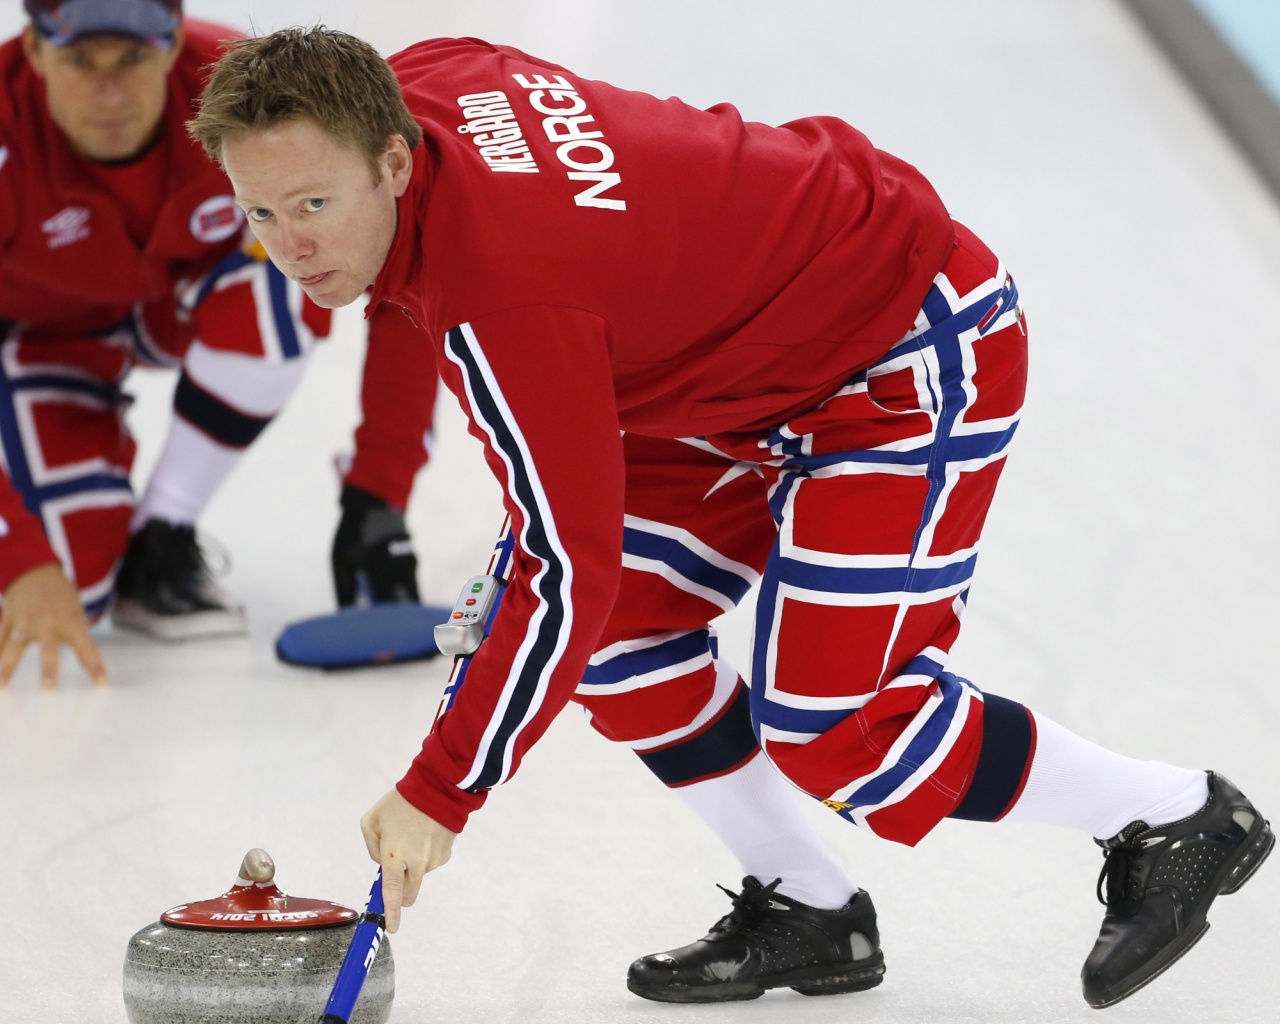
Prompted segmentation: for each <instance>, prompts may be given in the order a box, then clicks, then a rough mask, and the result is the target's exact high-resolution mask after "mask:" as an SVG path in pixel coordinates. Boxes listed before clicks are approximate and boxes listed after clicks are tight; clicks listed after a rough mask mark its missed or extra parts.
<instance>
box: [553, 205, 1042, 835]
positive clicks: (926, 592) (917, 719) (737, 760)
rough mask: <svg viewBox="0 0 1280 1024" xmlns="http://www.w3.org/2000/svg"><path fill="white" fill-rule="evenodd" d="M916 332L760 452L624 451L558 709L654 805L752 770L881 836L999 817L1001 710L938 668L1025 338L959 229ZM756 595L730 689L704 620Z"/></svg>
mask: <svg viewBox="0 0 1280 1024" xmlns="http://www.w3.org/2000/svg"><path fill="white" fill-rule="evenodd" d="M957 232H958V244H957V247H956V249H955V250H954V253H953V256H952V258H951V259H950V261H949V262H948V264H947V266H946V267H945V268H944V270H943V272H942V273H941V274H939V275H938V277H937V279H936V280H935V282H934V284H933V287H932V288H931V289H930V292H929V295H928V297H927V298H926V300H925V302H924V305H923V308H922V310H921V313H920V316H919V319H918V320H917V323H916V327H915V329H914V330H913V331H912V332H911V333H910V334H909V335H908V336H907V337H906V338H904V339H903V340H902V341H901V342H900V343H899V344H898V345H896V346H895V347H894V348H893V349H892V350H891V351H890V352H889V353H888V354H887V355H886V356H884V358H882V359H881V360H880V361H879V362H878V363H877V364H876V365H874V366H872V367H870V368H869V369H867V370H865V371H862V372H860V373H858V374H856V375H854V376H853V377H852V379H850V380H849V381H848V383H847V384H846V385H845V386H844V387H843V388H842V389H841V390H840V391H838V392H837V393H836V394H835V395H833V396H832V397H831V398H829V399H828V400H827V401H825V402H823V403H822V404H821V405H820V406H818V407H817V408H815V409H812V410H810V411H808V412H805V413H803V414H801V415H799V416H797V417H794V418H793V419H792V420H790V421H789V422H788V423H786V424H783V425H781V426H779V427H777V428H776V429H774V430H773V431H772V432H770V433H769V434H768V435H767V436H764V437H756V438H742V437H729V438H725V437H713V438H707V439H687V440H685V441H665V440H657V439H652V438H639V437H633V436H628V437H627V438H625V439H624V443H625V450H626V456H627V460H628V463H627V465H628V493H627V520H626V529H625V534H624V551H625V554H624V573H623V583H622V593H621V596H620V598H619V600H618V603H617V605H616V606H615V609H614V613H613V616H612V619H611V621H610V623H609V626H608V629H607V631H606V635H605V637H604V643H603V645H602V647H601V649H600V650H599V651H598V652H597V654H596V655H595V657H594V658H593V659H592V662H591V666H590V668H589V669H588V671H587V673H586V675H585V676H584V678H583V680H582V683H581V684H580V686H579V687H578V693H577V696H576V699H577V700H578V701H579V702H580V703H581V704H583V705H584V706H585V707H586V709H587V711H588V713H589V714H590V716H591V718H592V722H593V724H594V725H595V726H596V728H597V729H599V730H600V731H601V732H602V733H604V735H606V736H608V737H609V738H611V739H615V740H620V741H623V742H626V743H628V744H630V745H631V746H632V747H633V748H634V749H635V750H636V751H637V753H639V754H640V756H641V757H642V759H644V760H645V763H646V764H647V765H648V766H649V767H650V768H651V769H652V770H654V771H655V773H656V774H658V775H659V777H660V778H662V779H664V781H666V782H667V783H668V784H669V785H682V784H687V783H688V782H692V781H696V780H698V779H700V778H707V777H713V776H715V775H718V774H724V773H726V772H729V771H732V770H733V769H734V768H735V767H736V766H737V765H738V764H741V763H743V762H744V761H745V760H747V759H749V758H750V757H751V756H754V754H755V753H756V752H757V747H756V745H755V744H756V741H757V740H758V741H759V743H760V745H761V746H762V747H763V750H764V752H765V753H766V754H767V755H768V757H769V758H770V759H771V760H772V761H773V763H774V764H775V765H776V766H777V767H778V768H779V769H780V770H781V772H782V773H783V774H784V775H786V776H787V777H788V778H789V779H790V780H791V781H792V782H793V783H795V784H796V785H797V786H798V787H800V788H801V789H802V790H804V791H805V792H807V793H809V794H811V795H812V796H814V797H816V798H818V799H820V800H822V801H823V802H824V803H826V804H827V806H828V807H830V808H831V809H832V810H834V811H836V812H837V813H838V814H840V815H841V816H843V817H845V818H847V819H849V820H852V821H855V822H857V823H859V824H862V825H864V826H866V827H869V828H871V829H872V830H873V831H874V832H876V833H877V834H878V835H881V836H883V837H885V838H890V839H894V840H897V841H899V842H903V843H908V844H914V843H916V842H918V841H919V839H920V838H922V837H923V836H924V835H925V834H927V833H928V832H929V831H930V829H932V828H933V827H934V826H935V825H936V824H937V823H938V821H939V820H941V819H942V818H943V817H946V816H948V815H950V816H955V817H966V818H976V819H984V820H993V819H995V818H998V817H999V816H1001V815H1002V814H1003V813H1004V812H1005V811H1007V810H1008V808H1009V806H1011V805H1012V803H1013V802H1014V801H1015V800H1016V797H1017V795H1018V794H1019V792H1020V790H1021V786H1022V784H1023V783H1024V781H1025V775H1026V771H1027V768H1028V767H1029V764H1030V759H1031V756H1032V754H1033V752H1034V725H1033V722H1032V719H1031V717H1030V715H1029V714H1028V713H1027V712H1026V709H1025V708H1023V707H1022V706H1021V705H1020V704H1016V703H1014V702H1012V701H1008V700H1005V699H1003V698H1000V697H997V696H994V695H990V694H983V693H982V692H981V691H979V689H978V688H977V687H976V686H975V685H974V684H973V683H971V682H969V681H968V680H965V679H963V678H961V677H959V676H957V675H955V674H954V673H952V672H951V671H949V670H948V669H947V660H948V654H949V651H950V648H951V645H952V644H953V643H954V641H955V639H956V636H957V635H958V633H959V629H960V621H961V617H962V614H963V612H964V608H965V603H966V600H967V598H968V592H969V585H970V581H971V578H972V575H973V570H974V565H975V562H976V558H977V551H978V541H979V537H980V535H981V532H982V526H983V523H984V521H985V518H986V513H987V510H988V508H989V507H990V503H991V500H992V497H993V494H994V491H995V487H996V484H997V481H998V480H999V477H1000V473H1001V471H1002V469H1003V466H1004V460H1005V454H1006V451H1007V448H1008V445H1009V442H1010V440H1011V438H1012V436H1013V434H1014V431H1015V429H1016V426H1017V422H1018V416H1019V411H1020V409H1021V406H1022V401H1023V396H1024V391H1025V382H1026V331H1025V324H1024V321H1023V318H1022V314H1021V311H1020V308H1019V306H1018V297H1017V291H1016V289H1015V287H1014V285H1013V282H1012V280H1011V278H1009V276H1008V275H1007V274H1006V273H1005V272H1004V270H1003V268H1002V266H1001V265H1000V264H999V262H998V261H997V260H996V258H995V257H994V256H993V255H992V254H991V253H990V251H989V250H987V249H986V247H985V246H983V245H982V243H981V242H980V241H978V240H977V239H976V238H975V237H974V236H973V235H972V234H971V233H969V232H968V231H967V230H965V229H964V228H963V227H960V226H957ZM757 583H758V585H759V588H760V590H759V596H758V601H757V609H756V619H755V635H754V639H753V652H752V664H751V673H750V674H751V687H750V689H749V690H748V689H747V688H746V687H745V686H744V684H743V683H742V681H741V680H740V678H739V677H738V675H737V673H736V672H734V670H733V669H731V668H730V667H729V666H727V665H726V664H725V663H724V662H723V660H722V659H721V658H720V657H719V656H718V651H717V649H716V645H715V638H714V633H713V631H712V630H711V628H710V626H709V622H710V620H711V619H712V618H714V617H715V616H716V615H718V614H719V613H720V612H722V611H725V610H727V609H729V608H732V607H733V605H734V604H735V603H736V602H737V601H739V600H740V599H741V598H742V597H743V596H744V595H745V594H746V593H747V591H748V590H749V589H750V588H751V587H752V586H754V585H756V584H757Z"/></svg>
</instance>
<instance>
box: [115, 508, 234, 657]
mask: <svg viewBox="0 0 1280 1024" xmlns="http://www.w3.org/2000/svg"><path fill="white" fill-rule="evenodd" d="M111 621H112V622H114V623H115V624H116V625H117V626H121V627H123V628H125V629H132V630H136V631H138V632H141V633H146V634H148V635H150V636H153V637H157V638H159V639H161V640H194V639H197V638H202V637H212V636H234V635H239V634H242V633H246V632H248V624H247V622H246V620H245V614H244V609H243V608H242V607H240V605H239V604H237V603H236V602H235V601H234V600H233V599H232V598H231V597H230V596H228V595H227V594H226V593H224V592H223V590H222V589H221V588H220V587H219V586H218V585H217V583H215V582H214V579H213V573H212V572H211V571H210V569H209V565H208V562H207V561H206V559H205V556H204V552H203V551H202V550H201V548H200V545H199V543H197V541H196V532H195V529H194V528H193V527H191V526H183V525H179V524H175V523H166V522H164V521H163V520H160V519H149V520H147V523H146V525H145V526H144V527H143V528H142V529H141V530H139V531H138V532H137V533H135V534H134V535H133V536H132V537H131V538H130V539H129V546H128V547H127V548H126V549H125V553H124V559H123V560H122V561H121V564H120V572H119V573H118V575H117V576H116V592H115V603H114V605H113V606H112V608H111Z"/></svg>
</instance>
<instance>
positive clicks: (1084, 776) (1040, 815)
mask: <svg viewBox="0 0 1280 1024" xmlns="http://www.w3.org/2000/svg"><path fill="white" fill-rule="evenodd" d="M1033 714H1034V713H1033ZM1035 722H1036V752H1035V755H1034V757H1033V758H1032V761H1031V771H1030V772H1029V773H1028V775H1027V784H1026V787H1025V788H1024V789H1023V791H1022V795H1021V796H1019V797H1018V801H1017V803H1015V804H1014V805H1013V807H1012V808H1011V809H1010V811H1009V813H1008V814H1006V815H1005V816H1004V817H1003V818H1001V819H1000V820H1001V821H1023V822H1036V823H1039V824H1043V825H1065V826H1066V827H1068V828H1075V829H1081V830H1082V831H1085V832H1088V833H1089V834H1090V835H1091V836H1093V837H1094V838H1096V839H1110V838H1111V837H1112V836H1114V835H1116V834H1117V833H1118V832H1119V831H1120V830H1121V829H1123V828H1124V827H1125V826H1126V825H1128V824H1129V823H1130V822H1134V821H1145V822H1146V823H1147V824H1148V825H1167V824H1169V823H1170V822H1174V821H1180V820H1181V819H1183V818H1186V817H1188V816H1190V815H1192V814H1195V813H1196V811H1198V810H1200V808H1202V807H1203V806H1204V805H1205V803H1206V802H1207V801H1208V799H1209V777H1208V775H1206V774H1205V773H1204V772H1202V771H1195V770H1192V769H1189V768H1175V767H1174V766H1173V765H1168V764H1165V763H1164V762H1162V761H1135V760H1134V759H1133V758H1131V757H1125V756H1123V755H1122V754H1114V753H1112V752H1111V751H1109V750H1106V749H1104V748H1103V747H1100V746H1098V745H1097V744H1096V743H1090V742H1089V741H1088V740H1086V739H1082V738H1081V737H1079V736H1077V735H1076V734H1075V733H1073V732H1071V731H1070V730H1068V729H1064V728H1063V727H1062V726H1060V725H1058V723H1056V722H1053V721H1050V720H1049V719H1047V718H1045V717H1044V716H1043V715H1040V714H1035Z"/></svg>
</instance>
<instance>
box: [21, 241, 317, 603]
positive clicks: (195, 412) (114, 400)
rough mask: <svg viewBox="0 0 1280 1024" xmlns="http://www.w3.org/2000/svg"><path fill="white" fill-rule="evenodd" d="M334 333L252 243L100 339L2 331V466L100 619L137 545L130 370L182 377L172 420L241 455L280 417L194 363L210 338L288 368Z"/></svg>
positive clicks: (214, 346) (210, 345) (227, 349)
mask: <svg viewBox="0 0 1280 1024" xmlns="http://www.w3.org/2000/svg"><path fill="white" fill-rule="evenodd" d="M329 323H330V314H329V312H328V311H327V310H322V309H320V308H319V307H316V306H315V305H313V304H312V303H311V302H310V301H309V300H306V299H305V297H304V296H303V294H302V292H301V290H300V289H299V288H298V286H297V285H296V284H295V283H293V282H291V281H289V280H288V279H287V278H285V277H284V276H283V275H282V274H281V273H280V272H279V271H278V270H277V269H276V268H275V267H274V266H273V265H272V264H271V263H270V262H269V261H268V260H267V259H266V258H265V254H262V253H259V252H257V251H256V250H255V249H254V248H253V247H251V246H250V247H247V248H246V249H244V250H236V251H235V252H234V253H232V254H230V255H228V256H227V257H225V258H224V259H223V260H222V261H221V262H219V263H218V264H217V265H216V266H214V267H213V268H212V269H211V270H210V271H209V272H208V273H206V274H204V275H203V276H202V277H200V278H199V279H198V280H195V281H192V282H186V283H183V284H181V285H180V286H179V287H178V288H177V290H176V292H175V295H174V297H173V298H172V299H168V300H162V301H159V302H155V303H149V304H147V305H145V306H138V307H136V308H135V309H134V310H133V311H132V312H131V313H130V314H129V315H128V316H127V317H125V318H124V319H123V320H122V321H120V322H118V323H115V324H112V325H110V326H108V327H105V328H103V329H102V330H99V331H94V332H83V333H70V332H65V331H42V330H39V329H33V328H27V327H24V326H23V325H21V324H14V323H8V322H4V321H0V469H3V472H4V475H5V476H6V477H7V479H8V483H9V484H10V486H11V487H12V489H13V491H14V492H16V493H17V494H18V495H20V496H21V499H22V504H23V505H24V506H25V507H26V510H27V511H28V512H30V513H31V514H32V515H34V516H35V517H36V518H37V519H38V520H39V522H40V525H41V527H42V529H43V531H44V534H45V536H46V537H47V538H48V540H49V543H50V545H51V546H52V548H53V551H54V553H55V555H57V557H58V558H59V560H60V561H61V563H62V565H63V568H64V570H66V571H67V573H68V576H69V578H70V579H72V580H73V581H74V582H75V584H76V586H77V588H78V589H79V591H80V596H81V600H82V602H83V603H84V606H85V609H86V611H87V612H88V613H89V614H90V615H91V616H96V615H98V614H100V613H101V611H102V610H103V609H104V608H105V607H106V605H107V603H108V601H109V600H110V597H111V592H112V586H113V583H114V579H115V571H116V567H117V565H118V563H119V560H120V557H121V555H122V554H123V552H124V549H125V546H126V544H127V543H128V539H129V524H130V518H131V516H132V511H133V504H134V495H133V490H132V487H131V484H130V480H129V473H130V470H131V468H132V466H133V459H134V454H135V452H136V445H135V443H134V440H133V437H132V436H131V435H130V433H129V429H128V426H127V424H126V422H125V412H126V410H127V409H128V406H129V402H130V399H129V396H128V395H127V394H126V393H125V391H124V390H123V384H124V380H125V377H126V375H127V373H128V372H129V370H130V369H131V368H132V367H133V366H135V365H138V364H141V365H143V366H160V367H181V373H180V376H179V379H178V383H177V387H176V389H175V392H174V399H173V407H174V413H175V414H176V415H177V416H180V417H182V418H183V419H184V420H186V421H187V422H188V423H190V424H192V425H193V426H194V427H196V429H197V430H199V431H201V432H203V433H204V434H206V435H207V436H209V437H210V438H212V439H213V440H214V441H215V442H217V443H218V444H220V445H222V446H224V447H227V448H231V449H242V448H245V447H247V446H248V445H249V444H250V443H251V442H252V441H253V440H254V439H255V438H256V437H257V436H258V434H259V433H261V431H262V430H263V429H264V428H265V427H266V425H267V423H268V422H270V419H271V417H270V416H263V415H260V414H257V413H255V412H247V411H245V409H243V408H238V407H237V406H236V405H235V404H234V399H231V398H229V397H228V396H229V394H230V393H231V392H233V391H234V390H235V386H234V384H232V385H231V386H228V384H227V382H226V381H224V380H219V381H218V382H216V384H217V386H216V387H215V386H214V383H213V382H207V381H202V379H201V375H200V370H199V369H198V368H197V367H195V366H189V365H187V362H189V360H187V356H188V353H190V352H192V351H194V347H195V346H196V343H197V342H199V343H200V347H203V348H204V349H206V350H212V351H214V352H219V353H236V354H238V355H241V356H244V357H245V358H246V359H249V360H253V361H255V362H262V363H266V364H283V363H288V362H290V361H292V360H296V359H299V358H300V357H302V356H303V355H305V353H306V352H307V351H308V350H309V349H310V347H311V345H312V343H313V342H314V340H315V339H316V338H317V337H323V336H325V335H326V334H328V331H329ZM224 376H225V374H224ZM215 392H216V393H215ZM0 544H2V542H0ZM3 550H4V548H3V546H0V557H2V554H3Z"/></svg>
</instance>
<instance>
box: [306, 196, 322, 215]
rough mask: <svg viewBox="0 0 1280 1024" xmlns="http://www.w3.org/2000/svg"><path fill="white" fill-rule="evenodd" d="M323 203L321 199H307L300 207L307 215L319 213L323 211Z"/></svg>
mask: <svg viewBox="0 0 1280 1024" xmlns="http://www.w3.org/2000/svg"><path fill="white" fill-rule="evenodd" d="M324 203H325V201H324V200H323V199H308V200H306V201H305V202H304V203H303V204H302V207H303V209H305V210H306V211H307V212H308V213H319V212H320V211H321V210H322V209H324Z"/></svg>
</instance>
